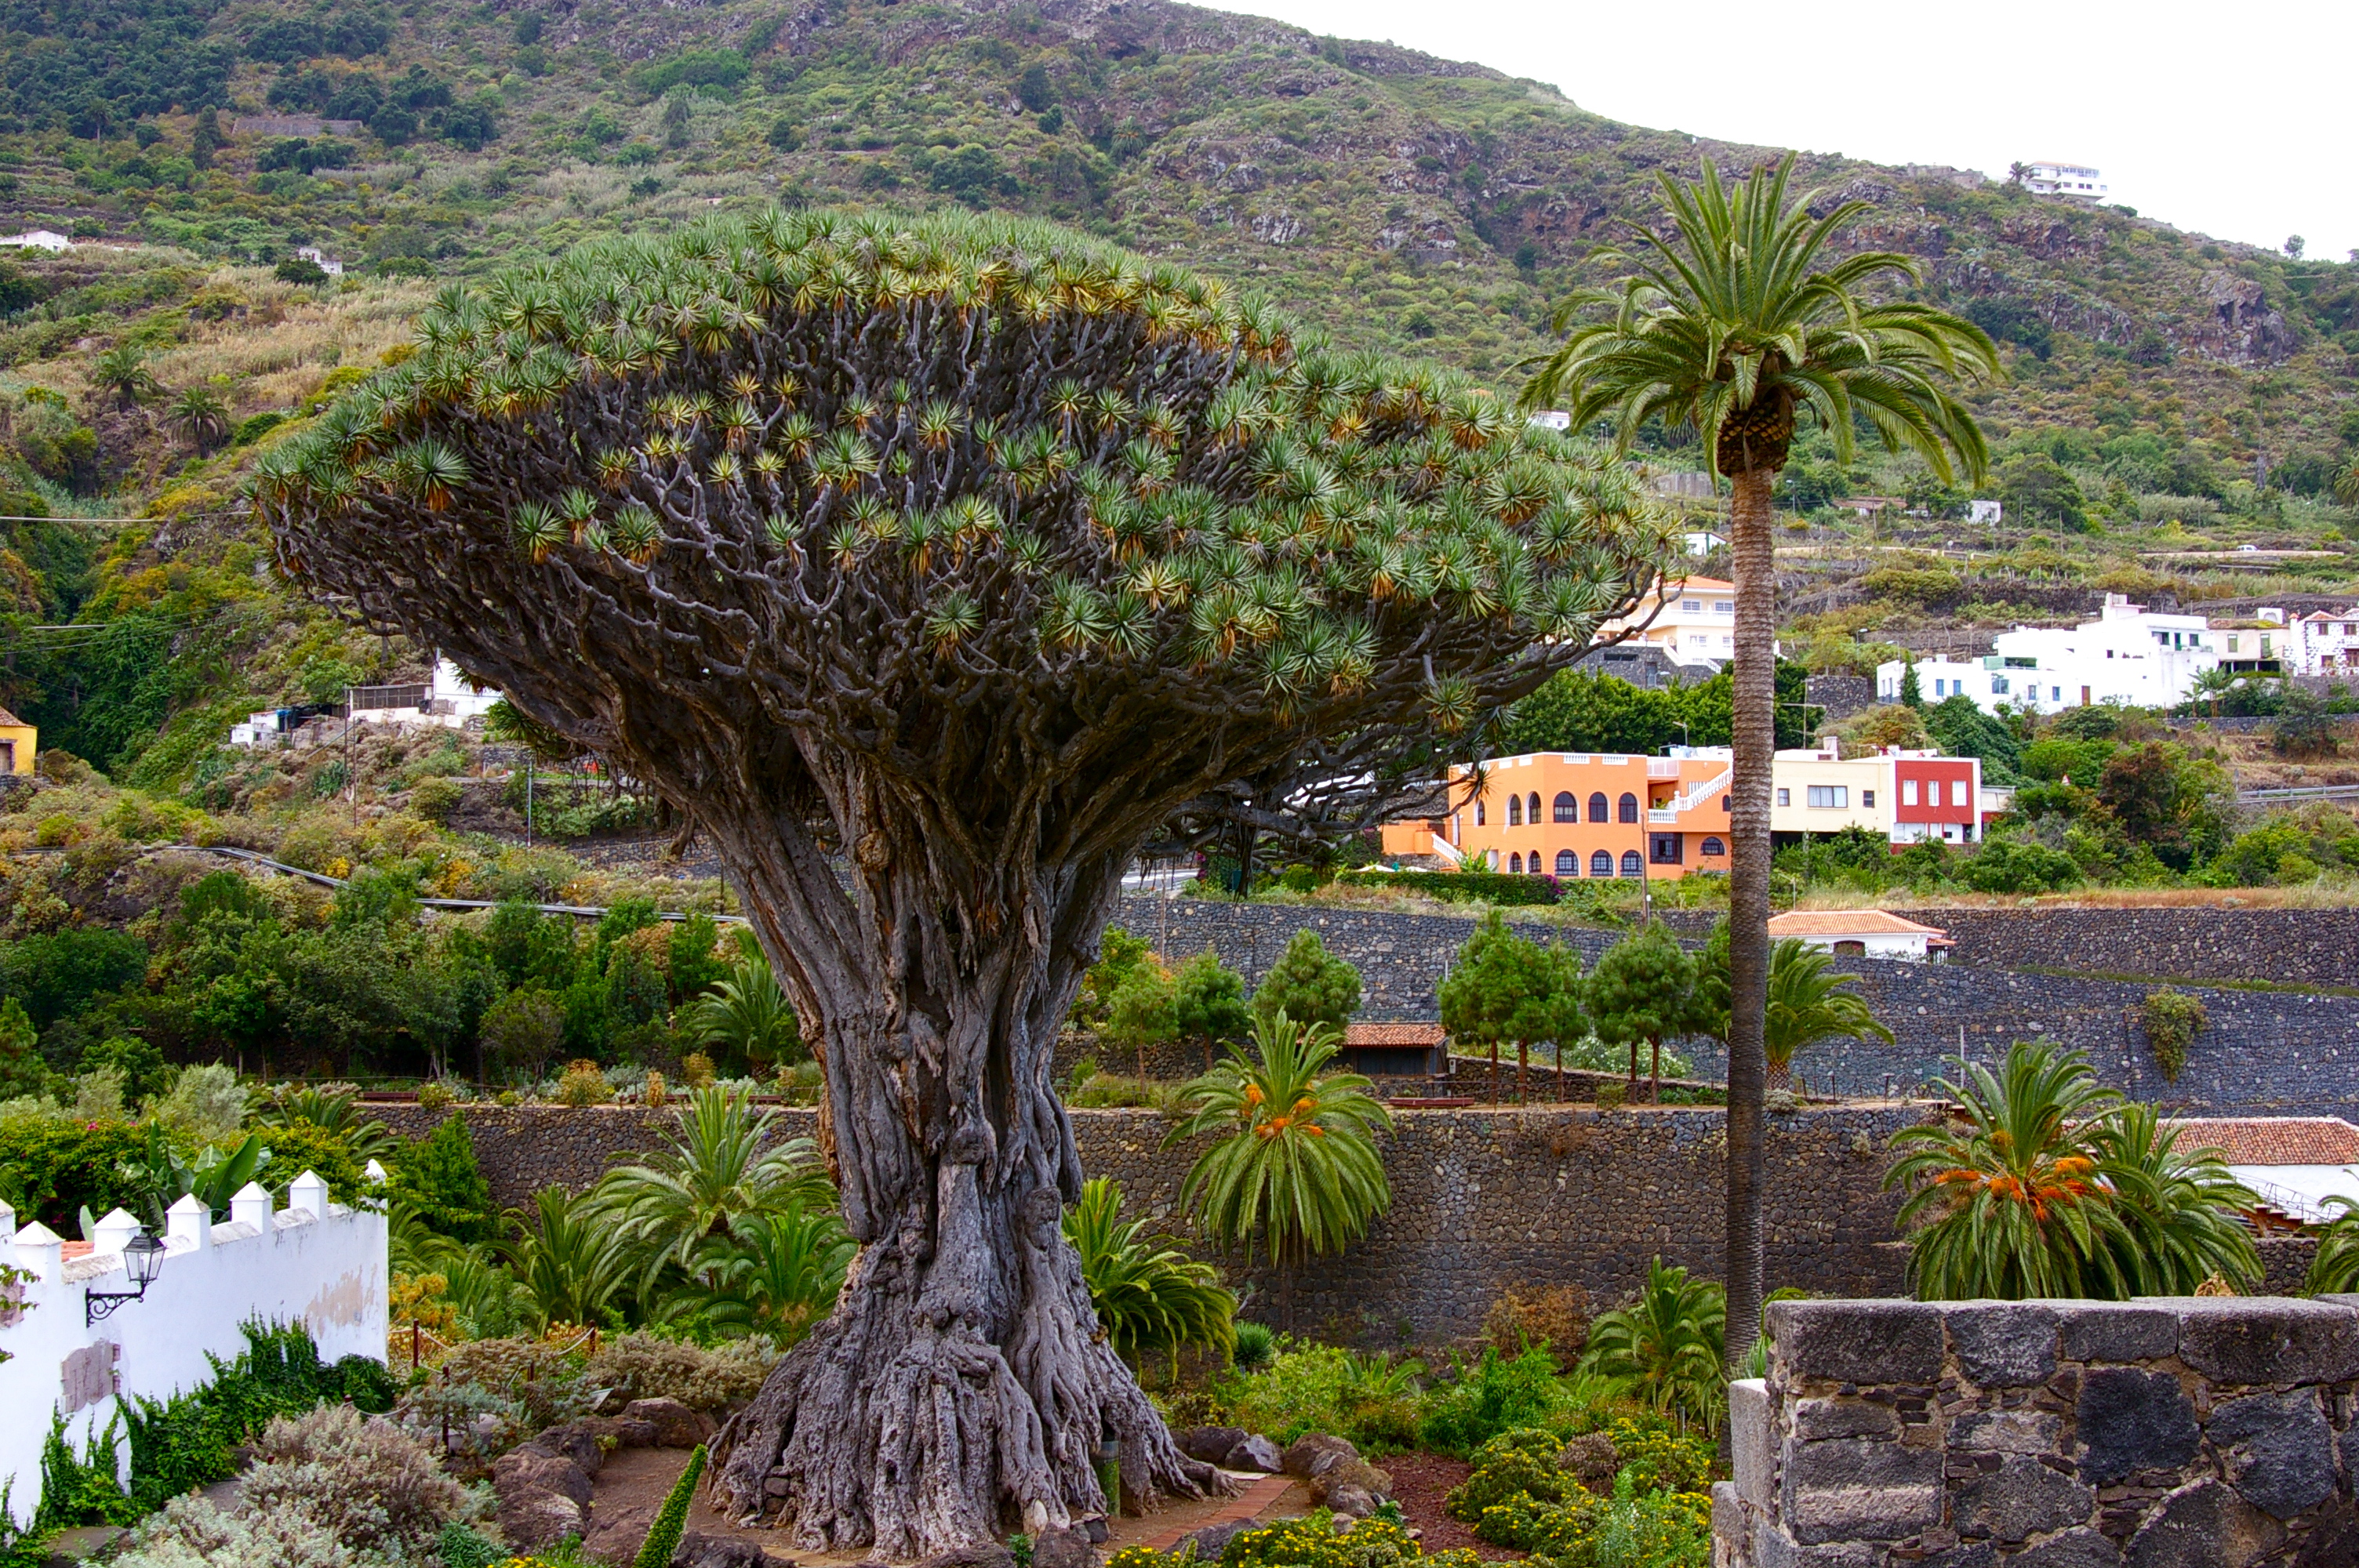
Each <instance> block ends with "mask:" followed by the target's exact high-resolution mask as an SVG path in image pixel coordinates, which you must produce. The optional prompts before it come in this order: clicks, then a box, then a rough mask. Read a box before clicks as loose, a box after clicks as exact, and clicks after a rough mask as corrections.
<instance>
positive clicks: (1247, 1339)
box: [1229, 1318, 1277, 1372]
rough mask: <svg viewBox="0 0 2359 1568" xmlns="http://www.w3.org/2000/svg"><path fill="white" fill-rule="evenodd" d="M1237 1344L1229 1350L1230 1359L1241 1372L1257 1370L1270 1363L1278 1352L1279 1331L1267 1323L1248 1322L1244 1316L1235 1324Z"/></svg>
mask: <svg viewBox="0 0 2359 1568" xmlns="http://www.w3.org/2000/svg"><path fill="white" fill-rule="evenodd" d="M1234 1332H1235V1335H1236V1344H1235V1346H1234V1348H1233V1349H1232V1350H1231V1351H1230V1352H1229V1359H1230V1361H1231V1362H1232V1363H1233V1364H1234V1366H1235V1367H1236V1369H1237V1370H1238V1371H1240V1372H1256V1371H1259V1370H1260V1369H1261V1368H1264V1367H1266V1366H1268V1365H1269V1363H1270V1358H1271V1357H1274V1356H1276V1355H1277V1331H1276V1330H1275V1329H1273V1328H1271V1327H1270V1326H1269V1325H1267V1324H1266V1323H1247V1322H1245V1320H1244V1319H1243V1318H1240V1319H1238V1320H1237V1322H1236V1324H1235V1325H1234Z"/></svg>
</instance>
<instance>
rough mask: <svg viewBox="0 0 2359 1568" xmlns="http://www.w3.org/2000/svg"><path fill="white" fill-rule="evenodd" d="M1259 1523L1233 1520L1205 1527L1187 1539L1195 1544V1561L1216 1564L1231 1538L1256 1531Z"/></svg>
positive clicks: (1247, 1520)
mask: <svg viewBox="0 0 2359 1568" xmlns="http://www.w3.org/2000/svg"><path fill="white" fill-rule="evenodd" d="M1260 1523H1261V1521H1260V1520H1258V1519H1229V1520H1227V1521H1226V1522H1224V1523H1222V1524H1208V1525H1206V1526H1205V1527H1204V1528H1203V1529H1201V1530H1198V1531H1197V1532H1196V1533H1195V1534H1193V1535H1191V1536H1190V1537H1188V1539H1189V1540H1190V1541H1194V1542H1195V1543H1196V1561H1197V1562H1199V1563H1218V1562H1219V1561H1220V1560H1221V1553H1222V1552H1226V1551H1227V1550H1228V1549H1229V1541H1230V1540H1231V1538H1233V1537H1235V1536H1240V1535H1243V1534H1244V1533H1245V1531H1247V1530H1254V1529H1257V1528H1259V1526H1260ZM1172 1550H1173V1551H1175V1552H1176V1551H1178V1550H1179V1548H1178V1547H1176V1546H1175V1547H1174V1548H1172Z"/></svg>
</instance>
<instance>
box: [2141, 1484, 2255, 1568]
mask: <svg viewBox="0 0 2359 1568" xmlns="http://www.w3.org/2000/svg"><path fill="white" fill-rule="evenodd" d="M2285 1533H2286V1532H2285V1526H2283V1525H2281V1524H2279V1523H2278V1522H2277V1520H2275V1519H2271V1518H2270V1517H2269V1516H2268V1515H2267V1514H2265V1513H2263V1512H2262V1511H2261V1510H2260V1509H2256V1508H2255V1507H2253V1505H2252V1504H2250V1503H2248V1502H2246V1501H2245V1499H2244V1498H2240V1497H2238V1496H2237V1495H2236V1494H2235V1492H2234V1491H2233V1490H2232V1489H2231V1488H2229V1487H2227V1486H2225V1485H2224V1484H2223V1483H2221V1482H2219V1481H2215V1480H2212V1479H2210V1478H2208V1477H2207V1478H2206V1479H2203V1480H2201V1481H2195V1482H2191V1483H2190V1484H2189V1485H2187V1486H2184V1487H2179V1488H2178V1489H2177V1490H2176V1491H2173V1492H2170V1493H2169V1494H2168V1495H2166V1496H2165V1497H2164V1498H2163V1499H2162V1501H2161V1502H2160V1503H2158V1505H2156V1507H2155V1509H2154V1512H2153V1513H2152V1514H2150V1515H2148V1516H2147V1521H2146V1522H2145V1523H2144V1524H2142V1525H2140V1526H2139V1527H2138V1530H2137V1533H2136V1535H2133V1536H2131V1537H2130V1542H2129V1548H2128V1550H2127V1551H2125V1552H2124V1553H2123V1554H2122V1558H2123V1563H2124V1568H2253V1565H2254V1564H2256V1563H2260V1562H2262V1561H2264V1560H2265V1559H2267V1558H2268V1557H2269V1556H2270V1555H2271V1554H2272V1553H2274V1552H2276V1551H2277V1548H2278V1547H2280V1546H2282V1545H2283V1544H2284V1543H2285Z"/></svg>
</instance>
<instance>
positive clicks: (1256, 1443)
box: [1213, 1432, 1286, 1476]
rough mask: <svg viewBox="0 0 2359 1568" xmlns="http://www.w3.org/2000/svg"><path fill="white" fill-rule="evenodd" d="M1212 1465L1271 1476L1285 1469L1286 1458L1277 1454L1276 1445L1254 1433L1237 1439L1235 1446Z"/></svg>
mask: <svg viewBox="0 0 2359 1568" xmlns="http://www.w3.org/2000/svg"><path fill="white" fill-rule="evenodd" d="M1213 1463H1214V1464H1216V1465H1220V1467H1221V1468H1222V1469H1223V1470H1255V1471H1258V1472H1260V1473H1261V1474H1262V1475H1265V1476H1272V1475H1276V1474H1277V1472H1278V1471H1280V1470H1282V1469H1284V1468H1285V1467H1286V1456H1285V1455H1284V1454H1280V1453H1279V1452H1278V1450H1277V1444H1275V1443H1272V1442H1271V1441H1270V1440H1269V1439H1268V1438H1266V1437H1264V1436H1262V1435H1261V1434H1260V1433H1257V1432H1256V1433H1246V1434H1245V1436H1243V1437H1241V1438H1239V1439H1237V1441H1236V1444H1235V1445H1234V1446H1233V1447H1232V1448H1230V1450H1229V1451H1228V1452H1227V1453H1226V1454H1222V1455H1221V1457H1220V1458H1218V1459H1217V1460H1214V1461H1213Z"/></svg>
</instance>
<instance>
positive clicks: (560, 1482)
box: [492, 1447, 592, 1509]
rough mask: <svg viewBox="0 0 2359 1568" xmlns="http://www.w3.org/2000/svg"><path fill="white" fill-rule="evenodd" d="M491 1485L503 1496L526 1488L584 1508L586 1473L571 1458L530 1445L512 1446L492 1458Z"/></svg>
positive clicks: (587, 1494) (588, 1486)
mask: <svg viewBox="0 0 2359 1568" xmlns="http://www.w3.org/2000/svg"><path fill="white" fill-rule="evenodd" d="M492 1489H493V1490H494V1491H495V1492H497V1493H498V1494H499V1496H500V1497H501V1498H503V1499H506V1498H509V1497H511V1496H521V1495H523V1494H525V1493H527V1492H534V1491H544V1492H555V1493H557V1494H558V1495H559V1496H560V1497H565V1498H571V1499H572V1500H573V1502H574V1504H575V1506H577V1507H579V1508H585V1509H586V1508H588V1507H589V1506H590V1494H591V1491H592V1487H591V1484H590V1477H589V1476H587V1475H585V1474H584V1473H583V1472H582V1466H581V1465H576V1464H575V1463H573V1461H572V1460H571V1459H567V1458H564V1457H562V1456H560V1455H558V1454H538V1453H535V1452H534V1451H533V1450H532V1449H531V1448H529V1447H525V1448H512V1449H510V1450H509V1451H508V1452H507V1453H506V1454H501V1455H500V1456H499V1457H498V1458H497V1459H495V1460H494V1461H493V1462H492Z"/></svg>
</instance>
